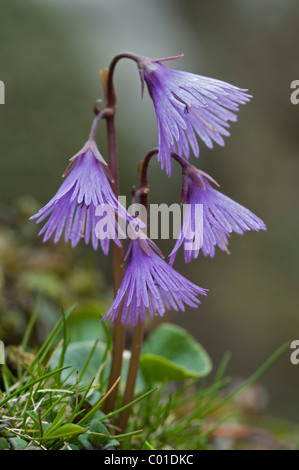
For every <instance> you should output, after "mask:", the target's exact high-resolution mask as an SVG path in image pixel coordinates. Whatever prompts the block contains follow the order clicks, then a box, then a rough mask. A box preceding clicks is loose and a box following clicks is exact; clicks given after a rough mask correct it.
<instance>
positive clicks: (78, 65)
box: [0, 0, 299, 422]
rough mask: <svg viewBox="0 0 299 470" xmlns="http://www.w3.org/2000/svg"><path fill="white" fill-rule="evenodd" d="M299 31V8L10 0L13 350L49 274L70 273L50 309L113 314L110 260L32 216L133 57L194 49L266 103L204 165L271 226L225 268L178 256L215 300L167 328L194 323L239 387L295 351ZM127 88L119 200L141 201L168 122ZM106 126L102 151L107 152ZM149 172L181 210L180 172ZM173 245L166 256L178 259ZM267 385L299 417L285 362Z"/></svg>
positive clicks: (258, 0)
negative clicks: (294, 97) (140, 175)
mask: <svg viewBox="0 0 299 470" xmlns="http://www.w3.org/2000/svg"><path fill="white" fill-rule="evenodd" d="M298 31H299V3H298V1H296V0H284V1H283V2H282V1H281V0H226V1H225V2H224V1H223V0H212V1H209V2H207V1H203V0H184V1H182V0H164V1H163V2H161V1H158V0H150V1H145V0H126V1H123V0H109V1H108V0H84V1H83V0H82V1H79V0H72V1H68V0H59V1H58V0H43V1H37V0H36V1H33V0H32V1H31V0H27V1H26V2H24V0H2V1H1V7H0V79H1V80H3V81H4V83H5V86H6V104H5V105H2V106H0V142H1V159H0V201H1V208H0V214H1V230H2V232H1V233H2V238H0V255H1V260H0V262H1V266H2V271H1V273H2V274H1V276H0V277H1V287H2V289H3V292H2V300H1V306H0V307H1V317H0V326H1V323H2V327H1V328H2V330H1V328H0V334H2V337H4V338H5V339H6V341H9V340H11V341H14V340H16V337H17V336H15V335H14V334H13V333H15V332H16V330H17V331H18V333H19V334H20V335H21V331H22V328H23V324H22V321H20V318H19V317H18V315H16V312H25V313H26V309H27V314H29V313H30V308H31V303H32V299H33V297H34V296H32V299H31V300H30V302H29V306H28V305H27V304H26V306H24V304H25V303H26V302H25V300H24V295H26V298H27V297H28V296H29V294H28V292H30V293H31V294H33V293H34V289H31V286H32V285H34V286H35V288H36V285H37V284H38V282H41V281H40V279H41V278H40V273H41V270H42V271H43V273H44V275H45V276H49V272H50V271H51V270H52V272H54V273H56V274H55V276H56V277H55V276H54V275H53V276H52V277H51V276H50V279H49V278H47V277H46V279H44V283H45V285H46V286H47V289H48V290H49V289H50V292H47V295H48V298H49V299H50V301H51V292H52V291H51V286H52V288H53V289H54V292H55V295H54V297H55V300H56V301H59V299H60V297H61V298H62V299H63V302H66V303H68V302H72V301H73V300H74V299H75V300H78V299H79V308H80V305H81V301H82V302H88V301H89V300H90V298H92V299H95V301H97V302H100V304H101V305H102V309H103V310H104V309H105V307H106V305H108V303H109V300H110V298H111V280H112V275H111V270H110V257H108V258H105V257H104V256H103V255H102V254H101V253H98V254H96V255H93V253H92V252H91V249H90V248H85V247H82V246H81V247H79V248H78V249H77V250H76V254H75V259H74V256H73V255H72V254H71V253H70V251H71V250H70V249H69V247H55V248H54V249H53V247H52V243H51V242H49V243H48V244H47V247H42V243H41V241H40V240H39V239H38V238H37V236H36V235H37V232H38V229H37V228H36V226H35V225H34V224H33V223H32V222H29V223H28V222H27V218H28V216H29V215H31V214H32V213H33V212H34V211H35V210H36V209H37V208H38V207H40V206H41V205H44V204H45V203H46V202H47V201H48V200H49V199H50V197H52V195H53V194H54V192H55V191H56V190H57V188H58V186H59V184H60V183H61V174H62V172H63V170H64V169H65V167H66V165H67V160H68V158H69V157H71V156H72V155H73V154H75V153H76V152H77V151H78V149H79V148H81V146H82V144H83V143H84V142H85V141H86V138H87V136H88V132H89V128H90V124H91V120H92V118H93V114H92V108H93V103H94V101H95V100H96V99H97V98H100V97H102V91H101V87H100V80H99V76H98V70H99V69H100V68H102V67H106V66H108V65H109V62H110V60H111V58H112V57H113V56H114V55H115V54H117V53H119V52H122V51H132V52H136V53H139V54H142V55H148V56H151V57H165V56H172V55H177V54H180V53H184V54H185V56H184V58H183V59H181V60H180V62H179V63H178V62H177V63H176V64H174V65H173V66H175V67H178V68H180V69H183V70H186V71H190V72H194V73H198V74H202V75H206V76H211V77H214V78H219V79H222V80H225V81H228V82H231V83H233V84H236V85H238V86H240V87H244V88H249V90H250V93H251V94H252V95H253V96H254V98H253V99H252V101H251V103H250V104H248V105H246V106H243V107H242V108H241V111H240V113H239V121H238V122H237V123H235V124H233V125H232V128H231V137H230V138H229V139H226V146H225V147H224V148H220V147H217V146H216V147H215V148H214V150H213V151H210V150H208V149H206V148H204V145H201V156H200V160H199V161H196V162H195V159H194V160H193V162H195V163H196V164H197V165H198V166H200V167H201V168H202V169H203V170H204V171H207V172H209V173H210V174H212V176H213V177H214V178H215V179H216V180H217V181H219V182H220V183H221V190H222V192H224V193H225V194H227V195H228V196H230V197H232V198H233V199H235V200H237V201H238V202H240V203H241V204H243V205H245V206H246V207H248V208H250V209H251V210H252V211H253V212H255V213H256V214H257V215H259V216H260V217H261V218H262V219H263V220H264V221H265V223H266V224H267V227H268V231H267V232H261V233H248V234H246V235H244V236H243V237H239V236H238V235H234V236H232V239H231V242H230V250H231V253H232V254H231V255H230V256H227V255H226V254H224V253H222V252H220V251H219V250H218V252H217V256H216V257H215V258H214V259H210V258H208V259H205V258H204V257H203V256H200V257H199V258H198V260H197V261H195V262H193V263H192V264H190V265H187V266H185V265H184V263H183V262H182V257H179V258H178V260H177V263H176V267H177V269H179V270H180V271H181V272H182V273H184V275H186V276H187V277H188V278H190V279H192V280H193V281H194V282H196V283H198V284H199V285H200V286H203V287H208V288H209V289H210V294H209V296H208V298H206V299H204V301H203V303H202V305H201V306H200V308H199V309H198V310H197V311H194V310H192V309H189V310H188V311H187V312H186V313H185V314H179V315H175V316H172V315H170V316H169V317H168V320H173V321H174V322H175V323H177V324H179V325H182V326H184V327H186V328H188V329H189V330H190V331H191V332H192V334H194V335H195V336H196V337H197V339H198V340H199V341H200V342H201V343H202V344H203V346H204V347H205V348H206V349H207V351H208V352H209V354H210V355H211V357H212V359H213V361H214V363H215V364H216V365H217V364H218V363H219V361H220V360H221V358H222V357H223V355H224V353H225V352H226V351H230V352H231V354H232V359H231V362H230V366H229V370H228V372H229V373H230V374H231V375H232V376H234V377H236V378H241V379H242V378H246V377H247V376H248V375H249V374H251V373H252V372H253V371H254V370H256V369H257V368H258V367H259V365H261V363H262V362H263V361H264V360H265V359H266V358H267V357H268V356H270V354H271V353H272V352H273V351H274V350H275V349H276V348H277V347H279V346H280V345H281V344H282V343H283V342H285V341H289V340H294V339H298V337H299V315H298V313H299V312H298V304H299V302H298V301H299V274H298V261H299V258H298V247H297V239H298V236H299V221H298V209H297V203H298V196H299V194H298V175H299V158H298V156H299V155H298V125H299V124H298V123H299V119H298V118H299V105H298V106H295V105H292V104H291V101H290V94H291V90H290V84H291V82H292V81H293V80H295V79H299V70H298V51H297V47H296V46H297V44H298ZM115 85H116V88H117V91H118V115H117V128H118V146H119V154H120V176H121V192H122V193H123V194H126V195H127V196H129V194H130V188H131V186H132V185H133V184H136V183H137V171H136V168H137V164H138V162H139V161H140V160H141V159H142V158H143V157H144V155H145V153H146V152H147V151H148V150H149V149H150V148H152V147H155V146H156V145H157V129H156V120H155V115H154V109H153V106H152V103H151V101H150V99H149V98H148V96H145V97H144V99H143V100H141V99H140V82H139V77H138V73H137V71H136V66H135V65H134V64H133V63H130V62H129V61H123V62H121V63H120V64H119V66H118V68H117V72H116V80H115ZM104 131H105V126H102V128H101V129H100V131H99V134H98V143H99V146H100V149H101V150H102V153H103V155H104V157H105V156H106V141H105V132H104ZM150 177H151V182H152V183H151V202H157V203H160V202H169V203H172V202H176V200H177V197H178V195H179V191H180V175H179V171H176V170H175V171H174V176H173V178H172V179H171V180H168V178H167V177H166V175H165V174H164V173H163V172H161V170H160V167H159V165H158V164H155V165H153V166H152V168H151V171H150ZM16 214H18V215H17V216H16ZM15 217H17V219H18V221H16V219H15ZM171 245H172V244H171V243H168V244H166V243H165V242H164V243H162V244H161V247H162V248H163V250H164V251H165V252H166V253H167V252H169V251H170V249H171ZM48 250H49V251H48ZM51 250H52V251H51ZM54 255H55V256H56V258H55V256H54ZM47 256H48V258H47ZM72 256H73V257H72ZM55 260H56V264H55ZM62 266H63V269H62ZM57 271H59V276H60V277H58V280H57ZM86 272H88V275H87V274H86ZM103 273H104V274H103ZM34 276H35V277H34ZM86 276H87V277H86ZM88 276H89V277H88ZM32 277H33V279H32ZM28 278H29V279H28ZM37 278H38V280H37ZM20 279H21V281H20ZM59 279H63V281H61V282H64V283H65V285H67V286H68V287H67V289H68V290H67V295H66V292H65V290H64V289H62V290H63V292H59V294H57V291H56V290H57V288H58V286H59V285H60V284H59V282H60V281H59ZM51 282H54V284H55V282H56V284H55V285H54V287H53V285H52V284H51ZM32 283H33V284H32ZM16 286H17V287H16ZM49 286H50V287H49ZM97 286H98V287H99V289H98V290H97ZM55 289H56V290H55ZM58 290H59V289H58ZM82 299H83V300H82ZM103 299H104V300H103ZM47 305H48V304H44V309H46V310H47V308H48V307H49V305H50V304H49V305H48V307H47ZM81 306H82V305H81ZM49 311H51V309H49ZM14 315H16V318H17V320H16V324H15V323H14V322H13V321H12V318H14ZM45 323H46V322H45ZM24 324H25V319H24ZM3 325H4V326H3ZM152 326H153V325H152ZM43 328H46V324H43ZM43 328H41V330H42V331H43ZM5 332H6V333H5ZM8 333H9V334H8ZM5 334H6V336H5ZM262 383H263V385H264V386H265V387H266V389H267V391H268V393H269V400H270V401H269V407H268V410H269V412H271V413H276V414H278V415H279V416H282V417H287V418H290V419H292V420H294V421H296V422H298V420H299V407H298V406H297V396H298V388H299V366H297V367H296V366H294V365H291V363H290V360H289V356H288V355H284V357H283V358H281V359H280V360H279V361H278V362H277V363H276V364H275V366H274V367H272V369H271V370H270V371H269V372H268V373H267V374H266V375H265V376H264V378H263V381H262Z"/></svg>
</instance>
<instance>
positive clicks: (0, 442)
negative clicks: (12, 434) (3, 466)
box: [0, 437, 9, 450]
mask: <svg viewBox="0 0 299 470" xmlns="http://www.w3.org/2000/svg"><path fill="white" fill-rule="evenodd" d="M0 450H9V444H8V442H7V440H6V439H5V438H4V437H0Z"/></svg>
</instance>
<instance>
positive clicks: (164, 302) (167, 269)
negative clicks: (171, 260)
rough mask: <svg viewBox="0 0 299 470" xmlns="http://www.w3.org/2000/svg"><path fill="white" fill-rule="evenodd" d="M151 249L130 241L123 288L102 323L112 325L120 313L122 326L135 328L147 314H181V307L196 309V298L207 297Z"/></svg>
mask: <svg viewBox="0 0 299 470" xmlns="http://www.w3.org/2000/svg"><path fill="white" fill-rule="evenodd" d="M150 245H153V244H152V242H150V241H146V240H141V239H137V240H132V241H130V251H129V257H128V263H127V267H126V270H125V274H124V278H123V281H122V284H121V286H120V288H119V291H118V293H117V295H116V297H115V299H114V301H113V303H112V305H111V307H110V309H109V310H108V312H107V313H106V315H105V316H104V317H103V320H106V319H107V318H111V319H112V321H114V320H115V319H116V317H117V315H118V314H119V313H120V314H121V321H122V323H123V324H124V323H130V322H132V323H133V325H134V326H136V324H137V321H138V319H139V318H140V320H141V321H142V322H144V319H145V311H146V310H148V311H149V313H150V315H151V316H152V317H153V316H154V315H160V316H161V317H162V316H163V315H164V313H165V311H166V310H170V309H171V308H173V309H174V310H176V311H178V310H181V311H184V310H185V307H184V304H186V305H189V306H191V307H197V306H198V304H200V301H199V300H198V298H197V296H198V295H199V294H200V295H207V290H206V289H202V288H201V287H198V286H196V285H195V284H193V283H192V282H190V281H188V280H187V279H186V278H184V277H183V276H182V275H181V274H179V273H178V272H176V271H175V270H174V269H173V268H172V267H171V266H169V264H167V263H166V262H165V261H164V260H163V259H161V257H160V256H159V255H158V254H156V253H155V252H154V251H153V249H152V248H151V246H150ZM123 301H124V302H123ZM122 302H123V310H122V312H121V306H122Z"/></svg>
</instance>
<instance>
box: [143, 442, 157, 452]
mask: <svg viewBox="0 0 299 470" xmlns="http://www.w3.org/2000/svg"><path fill="white" fill-rule="evenodd" d="M141 450H155V449H154V447H153V446H151V445H150V443H149V442H147V441H144V443H143V444H142V447H141Z"/></svg>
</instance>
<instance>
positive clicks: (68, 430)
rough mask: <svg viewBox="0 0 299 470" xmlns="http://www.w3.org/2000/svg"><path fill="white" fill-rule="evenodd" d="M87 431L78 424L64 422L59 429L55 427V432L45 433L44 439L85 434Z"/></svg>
mask: <svg viewBox="0 0 299 470" xmlns="http://www.w3.org/2000/svg"><path fill="white" fill-rule="evenodd" d="M85 432H86V429H85V428H83V427H82V426H78V424H72V423H69V424H64V425H63V426H61V427H60V428H58V429H55V430H54V431H53V432H50V433H49V434H48V433H47V435H46V434H45V436H44V439H66V438H69V437H71V436H76V435H77V434H83V433H85Z"/></svg>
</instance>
